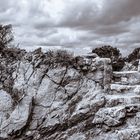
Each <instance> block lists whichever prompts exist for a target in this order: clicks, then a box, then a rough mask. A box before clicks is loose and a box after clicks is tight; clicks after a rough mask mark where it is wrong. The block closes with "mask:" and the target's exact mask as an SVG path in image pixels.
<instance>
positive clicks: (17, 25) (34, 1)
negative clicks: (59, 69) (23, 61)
mask: <svg viewBox="0 0 140 140" xmlns="http://www.w3.org/2000/svg"><path fill="white" fill-rule="evenodd" d="M0 24H12V25H13V32H14V36H15V43H16V44H18V43H19V46H20V47H21V48H26V49H27V50H33V49H35V48H38V47H42V48H43V49H44V50H46V49H54V48H55V49H61V48H67V49H68V50H72V51H75V52H77V53H84V52H87V51H90V50H91V48H95V47H100V46H102V45H112V46H114V47H118V48H120V49H121V51H122V53H123V54H126V53H127V52H129V51H130V50H132V49H134V48H136V47H140V38H139V35H140V0H0Z"/></svg>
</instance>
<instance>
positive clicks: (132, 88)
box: [110, 84, 140, 94]
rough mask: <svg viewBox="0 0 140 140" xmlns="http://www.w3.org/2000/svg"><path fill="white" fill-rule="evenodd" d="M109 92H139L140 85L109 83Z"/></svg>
mask: <svg viewBox="0 0 140 140" xmlns="http://www.w3.org/2000/svg"><path fill="white" fill-rule="evenodd" d="M110 88H111V92H110V93H111V94H117V93H121V94H125V93H128V92H132V93H137V94H138V93H140V85H122V84H111V85H110Z"/></svg>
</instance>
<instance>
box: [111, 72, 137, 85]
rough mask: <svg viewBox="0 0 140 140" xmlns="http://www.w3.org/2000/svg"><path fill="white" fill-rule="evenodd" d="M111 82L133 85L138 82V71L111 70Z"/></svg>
mask: <svg viewBox="0 0 140 140" xmlns="http://www.w3.org/2000/svg"><path fill="white" fill-rule="evenodd" d="M113 82H115V83H117V82H119V83H120V84H124V85H125V84H126V85H127V84H128V85H135V84H140V72H138V71H121V72H113Z"/></svg>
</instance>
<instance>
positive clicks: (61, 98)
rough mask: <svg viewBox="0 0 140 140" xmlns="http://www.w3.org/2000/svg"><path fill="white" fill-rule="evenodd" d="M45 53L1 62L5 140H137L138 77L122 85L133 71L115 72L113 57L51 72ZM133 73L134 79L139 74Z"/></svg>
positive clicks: (0, 120)
mask: <svg viewBox="0 0 140 140" xmlns="http://www.w3.org/2000/svg"><path fill="white" fill-rule="evenodd" d="M42 55H43V54H42V53H41V52H34V53H25V54H24V55H23V56H22V58H21V60H16V61H14V63H11V64H9V65H8V66H6V65H5V63H4V62H3V61H1V62H0V67H2V68H3V69H0V72H1V75H0V76H1V77H2V78H1V80H0V87H1V90H0V137H1V139H15V140H20V139H22V140H25V139H26V140H30V139H32V140H79V139H81V140H93V139H94V140H96V139H101V140H105V139H106V140H108V139H113V140H120V139H121V140H123V139H132V140H133V139H135V140H139V138H140V136H139V134H140V129H139V125H140V112H139V111H140V104H139V101H140V96H139V94H140V88H139V86H138V85H137V86H136V85H135V84H138V81H139V79H138V81H137V80H134V82H133V83H131V82H130V85H126V84H124V82H118V79H119V80H120V81H121V79H123V78H124V76H127V77H128V78H129V73H127V74H124V73H123V74H121V73H117V72H116V73H113V72H112V67H111V64H110V59H105V58H99V57H96V58H92V59H89V58H83V59H80V61H79V62H77V63H79V64H78V66H79V67H78V68H75V67H72V66H63V67H62V66H57V67H53V68H52V67H49V65H46V64H45V63H42V62H44V60H42ZM43 59H45V58H43ZM130 75H131V77H130V78H129V80H130V81H131V78H132V79H133V76H136V77H137V76H139V74H138V73H137V74H136V73H135V74H133V73H130ZM112 77H115V78H113V79H112ZM129 80H128V81H129ZM111 82H113V83H111ZM131 84H132V85H131Z"/></svg>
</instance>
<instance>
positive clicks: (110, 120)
mask: <svg viewBox="0 0 140 140" xmlns="http://www.w3.org/2000/svg"><path fill="white" fill-rule="evenodd" d="M138 111H140V104H129V105H119V106H114V107H106V108H101V109H99V111H98V112H97V113H96V114H95V117H94V120H93V122H92V123H93V124H106V125H107V126H109V127H112V126H113V127H114V126H118V125H120V124H122V120H123V119H125V117H132V116H135V115H136V113H137V112H138Z"/></svg>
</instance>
